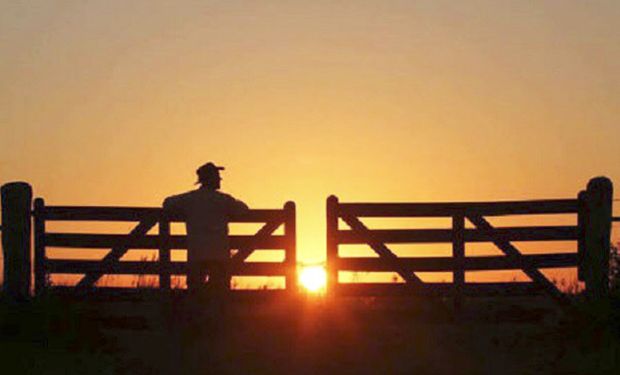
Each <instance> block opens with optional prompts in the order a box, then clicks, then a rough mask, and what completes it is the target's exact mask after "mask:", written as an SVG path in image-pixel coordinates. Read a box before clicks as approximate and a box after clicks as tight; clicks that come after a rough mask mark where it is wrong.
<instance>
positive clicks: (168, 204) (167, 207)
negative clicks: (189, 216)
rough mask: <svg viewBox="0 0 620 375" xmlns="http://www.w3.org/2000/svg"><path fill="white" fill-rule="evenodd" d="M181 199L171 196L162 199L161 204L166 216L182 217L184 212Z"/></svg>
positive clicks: (179, 196)
mask: <svg viewBox="0 0 620 375" xmlns="http://www.w3.org/2000/svg"><path fill="white" fill-rule="evenodd" d="M182 198H183V196H182V195H173V196H171V197H168V198H166V199H164V202H163V204H162V207H163V209H164V212H165V213H167V214H176V215H184V214H185V210H184V205H183V199H182Z"/></svg>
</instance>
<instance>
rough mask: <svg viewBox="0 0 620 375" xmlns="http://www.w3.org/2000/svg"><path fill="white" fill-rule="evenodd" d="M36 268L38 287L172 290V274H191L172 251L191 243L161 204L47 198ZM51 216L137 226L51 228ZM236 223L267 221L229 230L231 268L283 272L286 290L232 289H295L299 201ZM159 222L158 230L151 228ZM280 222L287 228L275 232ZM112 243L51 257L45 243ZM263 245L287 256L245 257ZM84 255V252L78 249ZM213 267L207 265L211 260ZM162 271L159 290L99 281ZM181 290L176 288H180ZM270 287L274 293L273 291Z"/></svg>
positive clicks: (39, 211)
mask: <svg viewBox="0 0 620 375" xmlns="http://www.w3.org/2000/svg"><path fill="white" fill-rule="evenodd" d="M33 217H34V273H35V278H34V279H35V284H34V286H35V293H40V292H42V291H46V290H47V291H54V292H59V293H63V294H66V293H69V294H73V293H75V294H78V295H79V294H84V292H85V291H87V292H88V293H87V294H86V295H88V296H90V295H96V294H99V295H111V296H113V297H114V296H121V295H135V294H140V293H142V294H145V293H146V294H148V293H149V291H150V292H155V293H157V291H161V290H170V289H171V276H172V275H186V274H187V271H188V267H187V262H185V261H172V260H171V257H170V251H171V250H175V249H186V248H187V245H186V236H185V235H172V234H171V233H170V223H171V222H181V221H183V218H182V217H179V216H170V215H168V214H164V213H163V210H162V209H161V208H138V207H73V206H46V205H45V203H44V201H43V199H41V198H37V199H35V201H34V211H33ZM50 221H98V222H101V221H105V222H135V223H136V226H135V227H134V228H133V229H132V230H131V231H130V232H129V233H128V234H126V235H117V234H84V233H52V232H48V231H46V223H47V222H50ZM233 222H235V223H262V224H263V226H262V227H261V228H260V230H258V232H256V234H254V235H232V236H230V247H231V250H236V252H234V251H233V255H232V257H231V260H230V262H231V268H232V274H233V276H284V277H285V280H286V281H285V290H277V289H275V290H267V289H261V290H233V291H234V292H235V293H233V294H240V293H241V294H253V295H266V294H272V295H273V294H282V293H288V292H295V290H296V286H297V276H296V239H295V237H296V234H295V230H296V223H295V204H294V203H293V202H287V203H286V204H285V205H284V208H283V209H255V210H250V211H249V212H247V213H246V214H245V215H243V216H241V217H236V218H234V220H233ZM156 226H157V227H158V233H157V234H148V232H149V231H150V230H151V229H152V228H154V227H156ZM280 226H283V227H284V230H283V234H281V235H275V234H273V233H274V232H275V231H276V230H277V229H278V228H279V227H280ZM47 247H54V248H79V249H81V250H79V251H80V253H79V254H84V251H87V250H82V249H110V250H109V252H108V253H107V254H106V255H105V256H104V257H103V259H101V260H85V259H81V260H76V259H58V258H54V259H50V258H49V257H47V256H46V248H47ZM130 249H156V250H158V253H159V256H158V258H157V260H155V261H121V260H120V259H121V257H122V256H123V255H124V254H125V253H127V251H129V250H130ZM258 249H277V250H284V252H285V256H284V260H283V261H282V262H246V259H247V258H248V257H249V256H250V255H251V254H252V253H253V252H254V251H255V250H258ZM78 256H79V255H78ZM207 271H208V265H207ZM56 273H58V274H82V275H83V276H82V277H81V279H80V280H79V282H78V283H77V285H75V286H71V287H67V286H53V285H49V284H48V283H47V279H48V276H49V275H51V274H56ZM119 274H122V275H157V276H158V278H159V283H158V285H157V286H156V288H157V289H156V290H154V289H153V287H147V288H119V287H110V286H99V285H98V286H95V284H96V282H97V281H98V280H99V279H100V278H101V277H102V276H103V275H119ZM175 292H176V290H175ZM269 292H271V293H269Z"/></svg>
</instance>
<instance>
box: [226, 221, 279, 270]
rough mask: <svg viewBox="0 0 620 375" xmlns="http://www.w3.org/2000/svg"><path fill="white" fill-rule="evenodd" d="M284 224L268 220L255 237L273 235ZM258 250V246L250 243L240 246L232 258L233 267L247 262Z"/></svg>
mask: <svg viewBox="0 0 620 375" xmlns="http://www.w3.org/2000/svg"><path fill="white" fill-rule="evenodd" d="M280 225H282V221H280V220H275V221H269V222H267V223H266V224H265V225H264V226H263V227H262V228H261V229H259V231H258V232H256V234H255V235H254V238H255V239H263V238H267V237H269V236H271V234H272V233H273V232H274V231H275V230H276V229H278V227H280ZM254 250H256V247H254V246H252V245H249V246H245V247H242V248H239V249H238V251H237V253H236V254H235V255H234V256H233V257H232V258H231V259H230V263H231V267H232V268H235V267H239V266H240V265H242V264H243V262H245V260H246V259H247V258H248V257H249V256H250V255H251V254H252V252H253V251H254Z"/></svg>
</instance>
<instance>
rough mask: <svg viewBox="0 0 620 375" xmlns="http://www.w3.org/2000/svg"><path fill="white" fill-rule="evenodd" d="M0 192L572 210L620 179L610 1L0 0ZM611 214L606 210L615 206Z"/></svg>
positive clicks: (308, 245) (320, 248)
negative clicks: (204, 181)
mask: <svg viewBox="0 0 620 375" xmlns="http://www.w3.org/2000/svg"><path fill="white" fill-rule="evenodd" d="M0 4H1V6H0V9H1V11H0V56H1V58H0V171H1V173H0V183H6V182H9V181H15V180H23V181H28V182H29V183H31V184H32V185H33V187H34V191H35V195H36V196H42V197H44V198H45V199H46V202H47V204H52V205H53V204H57V205H61V204H62V205H65V204H66V205H117V206H120V205H130V206H156V205H159V204H161V202H162V200H163V198H165V197H166V196H168V195H171V194H175V193H178V192H182V191H187V190H190V189H193V188H194V185H193V182H194V179H195V175H194V171H195V169H196V168H197V167H198V166H199V165H201V164H203V163H204V162H206V161H214V162H216V163H217V164H221V165H224V166H225V167H226V171H224V174H223V177H224V181H223V190H224V191H226V192H229V193H231V194H232V195H234V196H235V197H238V198H240V199H242V200H244V201H245V202H247V203H248V204H249V205H250V206H251V207H256V208H273V207H281V206H282V205H283V204H284V202H286V201H287V200H293V201H295V202H296V203H297V210H298V248H299V257H300V259H301V260H302V261H304V262H316V261H322V260H323V259H324V257H325V255H324V251H325V199H326V198H327V196H329V195H330V194H335V195H337V196H338V197H339V198H340V200H341V201H377V202H381V201H386V202H388V201H407V202H430V201H490V200H504V199H533V198H572V197H575V196H576V194H577V192H578V191H579V190H580V189H582V188H584V187H585V185H586V183H587V181H588V180H589V179H590V178H591V177H594V176H598V175H606V176H608V177H610V178H611V179H612V180H613V181H620V157H619V155H620V153H619V152H618V143H619V141H620V105H619V104H620V28H618V26H617V21H618V19H620V2H617V1H588V2H583V1H468V2H460V1H311V2H307V1H260V2H258V1H230V0H227V1H195V2H194V1H183V2H170V1H153V0H149V1H139V0H136V1H131V2H125V1H86V2H85V1H27V2H20V1H0ZM614 211H615V212H616V213H617V212H618V210H614Z"/></svg>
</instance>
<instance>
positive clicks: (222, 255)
mask: <svg viewBox="0 0 620 375" xmlns="http://www.w3.org/2000/svg"><path fill="white" fill-rule="evenodd" d="M164 210H165V211H167V212H172V213H177V214H180V215H182V216H183V217H184V218H185V222H186V228H187V248H188V260H189V261H200V260H224V259H227V258H228V257H229V252H228V250H229V243H228V222H229V221H230V220H231V218H232V217H233V216H235V215H239V214H242V213H243V212H245V211H247V210H248V206H247V205H246V204H245V203H243V202H241V201H239V200H236V199H235V198H233V197H232V196H230V195H228V194H225V193H222V192H219V191H217V190H214V189H209V188H206V187H201V188H199V189H196V190H193V191H189V192H187V193H184V194H179V195H174V196H172V197H169V198H166V200H165V201H164Z"/></svg>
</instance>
